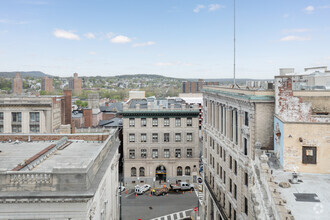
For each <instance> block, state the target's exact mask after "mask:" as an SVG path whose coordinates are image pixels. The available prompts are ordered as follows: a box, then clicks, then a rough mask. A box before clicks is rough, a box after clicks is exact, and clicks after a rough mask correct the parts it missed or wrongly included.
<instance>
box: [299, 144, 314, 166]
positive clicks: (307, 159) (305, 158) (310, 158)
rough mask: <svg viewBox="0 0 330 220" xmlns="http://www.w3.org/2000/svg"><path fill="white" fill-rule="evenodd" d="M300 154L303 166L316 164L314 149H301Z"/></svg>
mask: <svg viewBox="0 0 330 220" xmlns="http://www.w3.org/2000/svg"><path fill="white" fill-rule="evenodd" d="M302 154H303V155H302V163H303V164H316V147H303V150H302Z"/></svg>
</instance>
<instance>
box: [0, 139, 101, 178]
mask: <svg viewBox="0 0 330 220" xmlns="http://www.w3.org/2000/svg"><path fill="white" fill-rule="evenodd" d="M69 141H72V143H71V144H70V145H68V146H67V147H65V148H64V149H62V150H60V149H58V150H56V151H55V152H54V153H52V154H51V155H50V156H49V157H48V158H46V159H45V160H42V161H41V162H40V164H38V165H37V166H36V167H34V168H33V169H32V170H31V171H37V172H51V171H52V170H53V168H73V169H74V168H80V169H81V168H87V166H88V165H89V164H90V162H91V161H92V160H93V159H94V158H95V157H96V156H97V155H98V153H99V151H100V150H101V149H102V147H103V142H98V141H94V142H93V141H83V140H70V139H69ZM56 143H57V141H34V142H18V143H15V142H11V143H9V142H2V143H0V151H1V153H0V171H10V170H12V169H14V168H15V167H16V166H17V165H18V164H20V163H24V161H25V160H28V159H29V158H31V157H33V156H34V155H36V154H38V153H39V152H40V151H42V150H43V149H45V148H47V147H49V146H50V145H52V144H56Z"/></svg>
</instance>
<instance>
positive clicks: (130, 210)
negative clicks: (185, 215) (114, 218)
mask: <svg viewBox="0 0 330 220" xmlns="http://www.w3.org/2000/svg"><path fill="white" fill-rule="evenodd" d="M149 194H150V193H149V192H148V193H145V194H143V195H138V196H136V195H135V194H134V193H131V194H130V193H128V194H125V193H123V194H122V219H123V220H138V219H142V220H148V219H152V218H156V217H160V216H164V215H168V214H171V213H174V212H179V211H183V210H187V209H193V208H194V207H196V206H197V204H198V199H197V197H196V194H195V192H192V193H190V191H185V193H184V194H182V192H180V193H169V194H168V196H166V195H165V196H149Z"/></svg>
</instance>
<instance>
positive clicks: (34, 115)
mask: <svg viewBox="0 0 330 220" xmlns="http://www.w3.org/2000/svg"><path fill="white" fill-rule="evenodd" d="M62 98H63V97H55V96H54V97H51V96H49V97H47V96H42V97H35V96H21V97H11V96H3V97H0V133H53V132H54V131H55V130H57V129H58V128H59V127H60V125H61V122H62V118H61V99H62ZM1 119H2V120H1Z"/></svg>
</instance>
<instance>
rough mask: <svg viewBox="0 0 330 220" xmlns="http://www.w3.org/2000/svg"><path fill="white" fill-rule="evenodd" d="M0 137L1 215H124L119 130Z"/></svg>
mask: <svg viewBox="0 0 330 220" xmlns="http://www.w3.org/2000/svg"><path fill="white" fill-rule="evenodd" d="M10 140H15V141H14V142H11V141H10ZM0 141H1V142H2V143H1V146H0V150H1V151H0V170H1V173H0V189H1V191H0V219H100V220H118V219H120V217H119V196H118V186H119V184H118V183H119V181H118V180H119V178H118V169H119V167H118V166H119V165H118V164H119V163H118V161H119V153H118V146H119V143H120V141H119V138H118V129H111V130H110V132H109V133H100V134H97V133H96V134H83V135H81V134H76V135H75V134H69V135H65V136H63V135H59V134H42V135H40V134H11V135H4V134H0Z"/></svg>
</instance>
